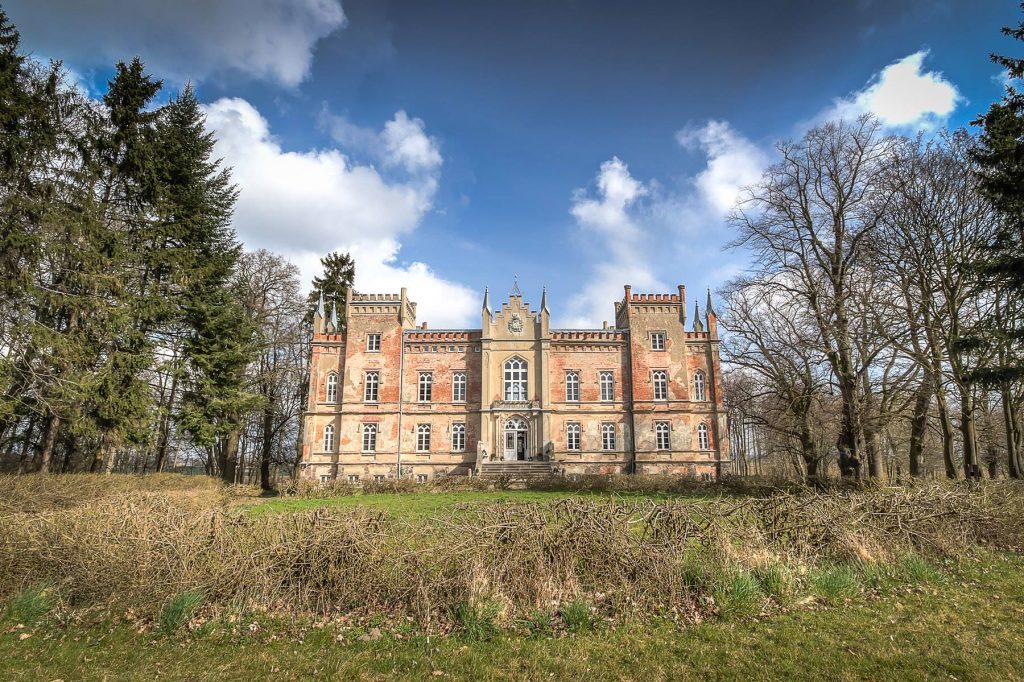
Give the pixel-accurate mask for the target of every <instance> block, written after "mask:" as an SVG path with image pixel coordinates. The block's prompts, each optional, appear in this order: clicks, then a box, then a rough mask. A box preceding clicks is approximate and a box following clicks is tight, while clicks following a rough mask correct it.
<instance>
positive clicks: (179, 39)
mask: <svg viewBox="0 0 1024 682" xmlns="http://www.w3.org/2000/svg"><path fill="white" fill-rule="evenodd" d="M8 5H9V6H8V8H7V9H8V12H9V13H10V15H11V19H12V20H13V21H14V22H15V23H16V24H17V26H18V28H19V29H21V32H22V34H23V35H25V36H30V37H31V42H32V47H33V48H34V49H37V50H39V51H40V52H43V53H45V54H56V55H60V56H61V58H62V59H64V60H66V61H67V62H69V63H70V64H73V65H75V66H78V67H85V68H88V67H95V66H99V67H105V66H110V65H111V64H112V63H113V62H114V61H115V60H118V59H127V58H129V57H131V56H133V55H139V56H140V57H142V59H143V61H145V62H146V65H147V67H148V68H149V70H150V71H151V72H153V73H157V74H159V75H160V76H161V77H165V78H168V79H171V80H173V81H178V82H183V81H185V80H190V79H191V80H204V79H206V78H208V77H210V76H212V75H214V74H221V73H226V72H237V73H243V74H246V75H248V76H251V77H255V78H259V79H264V80H269V81H274V82H277V83H280V84H282V85H285V86H296V85H298V84H299V83H300V82H302V80H303V79H305V77H306V76H307V74H308V73H309V68H310V65H311V64H312V61H313V48H314V46H315V45H316V43H317V41H319V40H320V39H321V38H323V37H325V36H327V35H329V34H330V33H332V32H334V31H335V30H337V29H339V28H341V27H342V26H343V25H344V23H345V14H344V12H343V11H342V8H341V4H340V3H339V1H338V0H175V1H174V2H134V3H125V2H121V1H120V0H90V2H82V1H81V0H48V1H47V2H37V1H36V0H24V1H23V2H18V1H17V0H15V2H14V3H8ZM55 17H59V19H55Z"/></svg>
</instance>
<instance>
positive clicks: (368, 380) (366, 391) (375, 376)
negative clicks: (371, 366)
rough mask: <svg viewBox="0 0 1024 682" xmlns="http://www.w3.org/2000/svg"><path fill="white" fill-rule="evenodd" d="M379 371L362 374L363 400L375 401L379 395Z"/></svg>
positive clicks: (365, 401)
mask: <svg viewBox="0 0 1024 682" xmlns="http://www.w3.org/2000/svg"><path fill="white" fill-rule="evenodd" d="M379 389H380V372H367V373H366V374H365V375H364V376H363V402H364V403H375V402H377V398H378V397H379V395H380V393H379Z"/></svg>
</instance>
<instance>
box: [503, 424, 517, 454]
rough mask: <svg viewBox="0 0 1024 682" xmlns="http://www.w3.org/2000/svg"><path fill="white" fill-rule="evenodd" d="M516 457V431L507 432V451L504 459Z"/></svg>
mask: <svg viewBox="0 0 1024 682" xmlns="http://www.w3.org/2000/svg"><path fill="white" fill-rule="evenodd" d="M515 458H516V432H515V431H506V432H505V453H504V457H503V458H502V459H505V460H513V459H515Z"/></svg>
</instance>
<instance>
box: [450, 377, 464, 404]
mask: <svg viewBox="0 0 1024 682" xmlns="http://www.w3.org/2000/svg"><path fill="white" fill-rule="evenodd" d="M452 402H456V403H464V402H466V373H465V372H456V373H455V374H453V375H452Z"/></svg>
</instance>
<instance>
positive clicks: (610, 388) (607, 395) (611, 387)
mask: <svg viewBox="0 0 1024 682" xmlns="http://www.w3.org/2000/svg"><path fill="white" fill-rule="evenodd" d="M597 383H598V385H599V386H600V387H601V402H604V403H610V402H612V401H614V400H615V372H608V371H604V372H599V373H598V375H597Z"/></svg>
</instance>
